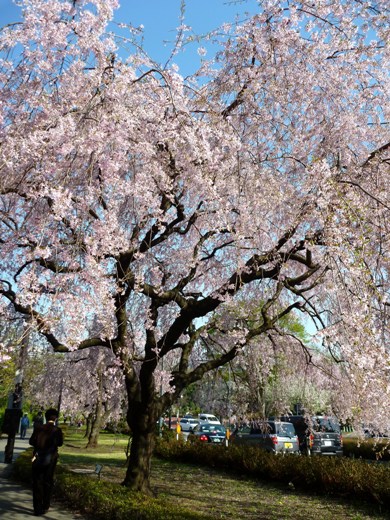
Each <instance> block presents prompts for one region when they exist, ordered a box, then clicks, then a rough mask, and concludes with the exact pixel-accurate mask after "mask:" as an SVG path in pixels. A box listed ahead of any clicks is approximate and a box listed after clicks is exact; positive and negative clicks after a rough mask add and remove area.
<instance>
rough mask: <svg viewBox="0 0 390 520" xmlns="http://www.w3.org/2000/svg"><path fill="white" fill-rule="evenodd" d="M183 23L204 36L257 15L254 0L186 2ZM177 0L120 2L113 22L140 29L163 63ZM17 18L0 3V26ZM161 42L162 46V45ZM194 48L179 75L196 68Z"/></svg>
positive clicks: (7, 1) (6, 0) (6, 2)
mask: <svg viewBox="0 0 390 520" xmlns="http://www.w3.org/2000/svg"><path fill="white" fill-rule="evenodd" d="M185 3H186V8H185V9H186V10H185V23H186V25H189V26H191V27H192V28H193V30H194V32H195V33H196V34H204V33H206V32H208V31H210V30H212V29H215V28H216V27H218V26H220V25H221V24H222V23H224V22H234V20H235V18H236V15H238V16H239V19H241V20H242V19H244V18H246V13H248V12H250V13H254V12H257V11H258V7H257V6H258V1H257V0H236V1H232V0H186V2H185ZM180 4H181V2H180V0H122V1H121V7H120V8H119V10H118V11H117V12H116V14H115V20H116V21H118V22H123V23H128V22H130V23H131V24H132V25H133V26H139V25H141V24H142V25H143V26H144V37H145V48H146V50H147V51H148V53H149V54H150V55H151V57H152V58H153V59H154V60H155V61H157V62H159V63H164V62H165V61H166V59H167V58H168V57H169V56H170V50H171V46H170V45H169V43H166V42H172V41H173V40H174V38H175V29H176V27H178V25H179V24H180V21H179V20H180ZM19 17H20V11H19V9H18V8H17V7H16V6H15V5H14V3H13V2H12V0H0V26H3V25H5V24H6V23H10V22H13V21H15V20H17V19H18V18H19ZM164 42H165V43H164ZM197 47H198V46H195V45H194V46H193V47H192V48H189V49H186V52H185V55H184V56H183V57H182V58H180V59H179V60H178V62H179V65H180V68H181V72H182V73H188V72H190V71H191V69H192V68H194V67H195V68H196V65H197V63H199V57H198V55H197V53H196V49H197Z"/></svg>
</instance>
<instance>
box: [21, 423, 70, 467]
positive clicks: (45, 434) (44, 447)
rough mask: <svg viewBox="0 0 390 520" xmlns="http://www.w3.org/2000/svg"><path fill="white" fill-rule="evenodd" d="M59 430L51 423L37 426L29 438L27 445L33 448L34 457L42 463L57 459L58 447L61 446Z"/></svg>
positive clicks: (60, 431)
mask: <svg viewBox="0 0 390 520" xmlns="http://www.w3.org/2000/svg"><path fill="white" fill-rule="evenodd" d="M63 441H64V439H63V435H62V430H61V428H58V427H57V426H56V425H55V424H54V423H53V422H52V421H49V422H48V423H46V424H44V425H42V426H37V427H36V428H35V429H34V431H33V434H32V435H31V437H30V440H29V443H30V444H31V446H33V447H34V457H35V458H36V459H37V460H38V461H40V462H42V463H47V462H44V461H45V460H46V461H47V460H49V459H53V458H56V457H57V453H58V447H59V446H62V444H63Z"/></svg>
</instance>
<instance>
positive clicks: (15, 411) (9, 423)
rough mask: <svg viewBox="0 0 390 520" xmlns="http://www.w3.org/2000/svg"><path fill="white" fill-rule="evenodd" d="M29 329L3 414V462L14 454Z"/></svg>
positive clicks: (26, 330) (6, 462) (20, 411)
mask: <svg viewBox="0 0 390 520" xmlns="http://www.w3.org/2000/svg"><path fill="white" fill-rule="evenodd" d="M28 343H29V331H28V328H27V325H25V327H24V332H23V337H22V341H21V344H20V352H19V359H18V364H17V368H16V373H15V388H14V390H13V392H11V393H10V395H9V398H8V406H7V409H6V411H5V414H4V422H3V428H2V431H3V433H8V439H7V445H6V447H5V450H4V463H5V464H11V463H12V459H13V455H14V446H15V437H16V433H17V432H18V430H19V422H20V419H21V417H22V413H23V412H22V406H23V370H24V365H25V361H26V358H27V350H28Z"/></svg>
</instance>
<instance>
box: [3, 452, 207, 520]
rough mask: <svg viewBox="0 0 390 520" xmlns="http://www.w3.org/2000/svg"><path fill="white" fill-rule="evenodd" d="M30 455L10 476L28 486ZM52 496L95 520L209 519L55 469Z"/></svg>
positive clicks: (19, 461)
mask: <svg viewBox="0 0 390 520" xmlns="http://www.w3.org/2000/svg"><path fill="white" fill-rule="evenodd" d="M31 457H32V451H31V450H30V449H29V450H26V451H25V452H23V453H22V454H21V455H20V456H19V457H18V458H17V459H16V461H15V463H14V465H13V466H14V467H13V476H14V478H15V479H16V480H19V481H22V482H25V483H27V484H30V481H31ZM54 495H55V496H56V497H57V498H59V499H60V500H61V501H63V500H65V501H66V502H67V503H68V504H70V505H71V506H72V507H73V508H76V509H77V510H78V511H80V512H81V513H82V514H84V515H86V516H91V517H92V518H94V519H98V520H100V519H101V520H114V519H115V520H129V519H130V518H131V520H172V519H173V518H185V519H188V520H207V519H208V518H209V517H208V516H205V515H202V514H200V513H197V512H194V511H189V510H187V509H184V508H180V507H177V506H174V505H172V504H171V503H169V502H168V500H164V499H160V498H152V497H148V496H145V495H143V494H141V493H137V492H134V491H131V490H129V489H127V488H125V487H123V486H120V485H118V484H114V483H111V482H107V481H104V482H103V481H99V480H97V479H92V478H86V477H85V476H82V475H76V474H74V473H71V472H70V471H67V470H66V468H65V467H63V466H61V465H58V466H57V468H56V477H55V487H54Z"/></svg>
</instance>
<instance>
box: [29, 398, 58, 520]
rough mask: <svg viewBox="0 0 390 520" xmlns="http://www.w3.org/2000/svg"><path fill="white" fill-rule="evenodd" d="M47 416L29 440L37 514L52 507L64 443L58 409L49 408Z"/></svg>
mask: <svg viewBox="0 0 390 520" xmlns="http://www.w3.org/2000/svg"><path fill="white" fill-rule="evenodd" d="M45 418H46V424H43V425H37V426H36V427H35V428H34V431H33V434H32V435H31V437H30V441H29V443H30V444H31V446H33V447H34V451H33V459H32V481H33V506H34V515H35V516H40V515H43V514H45V513H46V512H47V511H48V509H49V508H50V500H51V495H52V491H53V482H54V471H55V468H56V464H57V460H58V448H59V446H62V444H63V434H62V430H61V428H59V427H58V426H57V424H56V422H57V419H58V412H57V410H55V409H54V408H49V410H47V411H46V413H45Z"/></svg>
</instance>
